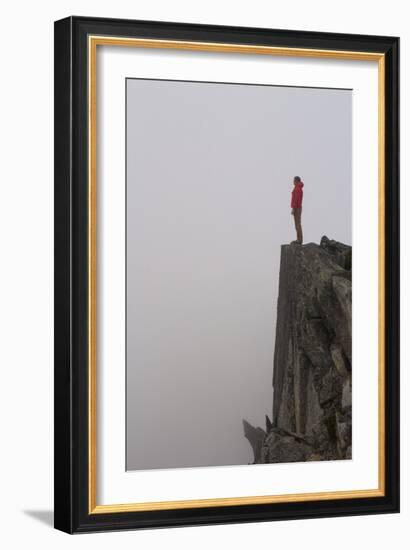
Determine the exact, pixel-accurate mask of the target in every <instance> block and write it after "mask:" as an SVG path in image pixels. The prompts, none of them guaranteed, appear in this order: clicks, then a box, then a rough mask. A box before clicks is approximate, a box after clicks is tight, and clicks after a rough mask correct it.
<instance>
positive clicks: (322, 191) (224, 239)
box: [126, 79, 352, 469]
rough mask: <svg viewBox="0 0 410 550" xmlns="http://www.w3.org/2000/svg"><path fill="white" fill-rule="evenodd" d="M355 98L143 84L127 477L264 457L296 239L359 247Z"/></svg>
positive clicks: (131, 193) (131, 266) (133, 140)
mask: <svg viewBox="0 0 410 550" xmlns="http://www.w3.org/2000/svg"><path fill="white" fill-rule="evenodd" d="M351 119H352V92H351V91H349V90H328V89H308V88H290V87H273V86H254V85H230V84H216V83H190V82H172V81H153V80H138V79H128V80H127V205H126V212H127V334H126V336H127V367H126V368H127V389H126V392H127V411H126V415H127V452H126V456H127V469H151V468H175V467H193V466H218V465H219V466H223V465H232V464H247V463H249V462H252V460H253V453H252V449H251V447H250V445H249V443H248V441H247V440H246V439H245V437H244V435H243V427H242V419H243V418H246V419H247V420H248V421H249V422H250V423H251V424H253V425H259V426H261V427H263V428H264V427H265V414H268V415H269V416H270V417H271V410H272V371H273V352H274V344H275V341H274V339H275V325H276V301H277V290H278V278H279V265H280V247H281V244H284V243H289V242H290V241H292V240H294V239H295V230H294V225H293V218H292V216H291V215H290V193H291V190H292V187H293V185H292V180H293V176H295V175H298V176H300V177H301V178H302V180H303V181H304V183H305V187H304V202H303V215H302V225H303V232H304V241H305V242H312V241H313V242H319V241H320V238H321V237H322V235H327V236H328V237H329V238H333V239H337V240H340V241H342V242H344V243H347V244H351V169H352V161H351V157H352V151H351V149H352V139H351V132H352V120H351Z"/></svg>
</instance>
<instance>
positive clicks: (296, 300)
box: [248, 237, 352, 463]
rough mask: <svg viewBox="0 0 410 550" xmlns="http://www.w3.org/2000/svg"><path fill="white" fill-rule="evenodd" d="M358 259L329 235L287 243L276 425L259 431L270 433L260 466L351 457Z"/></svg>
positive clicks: (257, 449)
mask: <svg viewBox="0 0 410 550" xmlns="http://www.w3.org/2000/svg"><path fill="white" fill-rule="evenodd" d="M351 257H352V254H351V247H349V246H346V245H344V244H342V243H339V242H336V241H332V240H329V239H328V238H327V237H323V238H322V240H321V242H320V245H317V244H314V243H309V244H306V245H303V246H301V245H298V244H291V245H283V246H282V251H281V266H280V277H279V296H278V306H277V308H278V309H277V327H276V342H275V355H274V368H273V411H272V422H270V421H269V423H268V422H267V430H266V432H265V431H264V430H262V428H253V429H254V430H260V431H262V432H264V433H265V435H264V438H263V440H261V441H260V443H259V440H258V443H257V444H256V443H254V445H253V448H254V457H255V463H272V462H300V461H307V460H338V459H346V458H351V438H352V400H351V391H352V388H351V357H352V349H351V338H352V322H351V319H352V283H351ZM248 426H250V425H249V424H248ZM249 432H250V429H249V428H248V433H249ZM258 433H259V434H260V432H258ZM258 445H259V446H258Z"/></svg>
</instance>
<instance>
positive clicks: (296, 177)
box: [293, 176, 301, 182]
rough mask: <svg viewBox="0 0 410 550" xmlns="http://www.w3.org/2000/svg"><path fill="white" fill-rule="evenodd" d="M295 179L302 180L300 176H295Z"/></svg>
mask: <svg viewBox="0 0 410 550" xmlns="http://www.w3.org/2000/svg"><path fill="white" fill-rule="evenodd" d="M293 179H294V180H295V181H298V182H299V181H301V179H300V176H295V177H294V178H293Z"/></svg>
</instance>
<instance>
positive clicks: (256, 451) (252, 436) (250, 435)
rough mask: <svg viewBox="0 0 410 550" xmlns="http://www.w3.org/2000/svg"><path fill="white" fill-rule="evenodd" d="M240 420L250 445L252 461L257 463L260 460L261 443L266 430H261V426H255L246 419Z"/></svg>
mask: <svg viewBox="0 0 410 550" xmlns="http://www.w3.org/2000/svg"><path fill="white" fill-rule="evenodd" d="M242 422H243V430H244V432H245V437H246V439H247V440H248V441H249V443H250V445H251V447H252V450H253V456H254V461H255V463H256V464H257V463H258V462H260V461H261V451H262V445H263V443H264V441H265V437H266V432H265V430H262V428H255V427H254V426H252V425H251V424H249V422H247V421H246V420H243V421H242Z"/></svg>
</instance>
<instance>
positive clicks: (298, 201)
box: [290, 181, 303, 208]
mask: <svg viewBox="0 0 410 550" xmlns="http://www.w3.org/2000/svg"><path fill="white" fill-rule="evenodd" d="M302 187H303V182H302V181H301V182H299V183H297V184H296V185H295V187H294V189H293V191H292V202H291V203H290V207H291V208H302V200H303V190H302Z"/></svg>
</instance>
